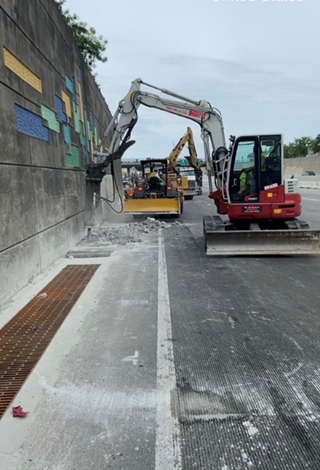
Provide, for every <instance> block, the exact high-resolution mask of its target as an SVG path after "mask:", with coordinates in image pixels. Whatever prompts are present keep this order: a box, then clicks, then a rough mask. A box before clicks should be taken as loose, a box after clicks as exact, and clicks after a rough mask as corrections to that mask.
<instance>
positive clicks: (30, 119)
mask: <svg viewBox="0 0 320 470" xmlns="http://www.w3.org/2000/svg"><path fill="white" fill-rule="evenodd" d="M15 110H16V119H17V128H18V131H19V132H21V133H22V134H26V135H29V136H31V137H36V138H37V139H41V140H46V141H47V142H49V141H50V131H49V129H48V128H47V127H45V126H44V125H43V121H42V117H41V116H39V115H38V114H35V113H33V112H31V111H29V110H28V109H25V108H23V107H22V106H20V105H18V104H16V105H15Z"/></svg>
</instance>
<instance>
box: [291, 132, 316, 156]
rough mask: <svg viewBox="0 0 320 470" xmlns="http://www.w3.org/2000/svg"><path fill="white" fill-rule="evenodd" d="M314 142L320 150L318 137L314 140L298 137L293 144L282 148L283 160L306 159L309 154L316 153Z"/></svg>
mask: <svg viewBox="0 0 320 470" xmlns="http://www.w3.org/2000/svg"><path fill="white" fill-rule="evenodd" d="M317 139H318V140H317ZM315 142H317V143H318V145H319V147H318V148H319V149H320V135H319V136H318V137H317V138H316V139H312V138H311V137H300V138H299V139H294V141H293V142H291V143H289V144H285V145H284V146H283V150H284V158H299V157H306V156H307V155H309V154H310V152H311V153H317V151H315V149H316V145H315Z"/></svg>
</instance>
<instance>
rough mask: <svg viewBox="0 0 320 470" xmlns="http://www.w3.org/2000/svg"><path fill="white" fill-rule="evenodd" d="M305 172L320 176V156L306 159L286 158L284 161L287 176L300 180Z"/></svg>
mask: <svg viewBox="0 0 320 470" xmlns="http://www.w3.org/2000/svg"><path fill="white" fill-rule="evenodd" d="M305 171H314V172H315V174H316V176H320V155H316V156H313V157H304V158H286V159H285V160H284V173H285V176H287V177H290V176H291V175H294V176H295V177H296V178H300V177H301V175H302V173H304V172H305Z"/></svg>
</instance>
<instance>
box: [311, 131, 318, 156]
mask: <svg viewBox="0 0 320 470" xmlns="http://www.w3.org/2000/svg"><path fill="white" fill-rule="evenodd" d="M310 149H311V152H312V153H320V134H318V135H317V137H316V138H315V139H313V141H312V142H311V145H310Z"/></svg>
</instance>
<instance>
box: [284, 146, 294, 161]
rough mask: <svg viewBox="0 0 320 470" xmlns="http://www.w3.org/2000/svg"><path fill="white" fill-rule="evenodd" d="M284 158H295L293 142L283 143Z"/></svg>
mask: <svg viewBox="0 0 320 470" xmlns="http://www.w3.org/2000/svg"><path fill="white" fill-rule="evenodd" d="M283 152H284V158H295V147H294V144H293V143H290V144H284V146H283Z"/></svg>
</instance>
